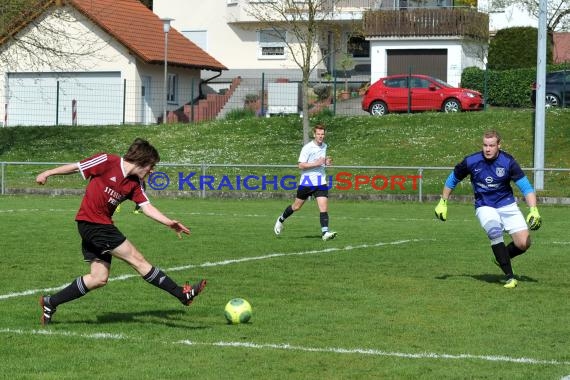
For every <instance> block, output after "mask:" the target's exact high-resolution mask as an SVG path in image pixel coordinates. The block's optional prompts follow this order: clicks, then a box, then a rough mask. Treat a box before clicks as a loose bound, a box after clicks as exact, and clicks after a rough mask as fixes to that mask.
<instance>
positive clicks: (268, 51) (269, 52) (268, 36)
mask: <svg viewBox="0 0 570 380" xmlns="http://www.w3.org/2000/svg"><path fill="white" fill-rule="evenodd" d="M286 38H287V32H286V31H285V30H274V29H265V30H260V31H259V33H258V41H259V52H258V58H264V59H283V58H285V40H286Z"/></svg>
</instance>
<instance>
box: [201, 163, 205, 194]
mask: <svg viewBox="0 0 570 380" xmlns="http://www.w3.org/2000/svg"><path fill="white" fill-rule="evenodd" d="M200 167H201V168H202V178H204V177H205V176H206V164H205V163H203V162H202V164H200ZM201 187H202V189H201V190H202V198H204V199H205V198H206V186H201Z"/></svg>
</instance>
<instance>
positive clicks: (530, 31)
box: [488, 26, 552, 70]
mask: <svg viewBox="0 0 570 380" xmlns="http://www.w3.org/2000/svg"><path fill="white" fill-rule="evenodd" d="M537 45H538V30H537V29H536V28H533V27H526V26H525V27H515V28H505V29H501V30H499V31H498V32H497V35H496V36H495V37H494V38H493V39H492V40H491V43H490V44H489V66H488V67H489V69H492V70H509V69H522V68H530V67H536V52H537ZM521 46H522V47H523V48H521ZM546 57H547V60H546V63H547V64H550V63H552V41H550V39H549V41H547V51H546Z"/></svg>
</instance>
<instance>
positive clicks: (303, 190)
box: [297, 185, 329, 201]
mask: <svg viewBox="0 0 570 380" xmlns="http://www.w3.org/2000/svg"><path fill="white" fill-rule="evenodd" d="M311 196H312V197H313V198H319V197H325V198H328V196H329V189H328V186H327V185H320V186H299V187H298V188H297V198H299V199H302V200H304V201H306V200H307V198H309V197H311Z"/></svg>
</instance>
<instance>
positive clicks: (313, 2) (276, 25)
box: [245, 0, 361, 143]
mask: <svg viewBox="0 0 570 380" xmlns="http://www.w3.org/2000/svg"><path fill="white" fill-rule="evenodd" d="M339 1H340V0H304V1H300V0H276V1H260V2H253V1H250V2H249V4H248V6H247V8H246V10H245V12H246V13H247V14H248V15H250V16H251V17H253V18H254V19H255V20H257V21H258V23H257V26H256V27H258V28H260V29H268V30H271V31H272V32H273V33H274V34H275V36H276V37H277V38H278V39H279V40H281V41H283V42H284V43H285V45H286V47H287V50H288V52H289V54H290V55H291V58H292V59H293V61H294V62H295V64H296V65H297V66H298V67H299V68H300V69H301V73H302V98H303V99H302V108H303V116H304V117H303V142H304V143H307V142H308V141H309V117H308V115H309V80H310V77H311V73H312V72H313V70H315V68H316V67H317V66H318V65H319V64H321V63H322V62H323V61H324V60H325V59H326V58H327V57H328V56H330V55H334V54H336V53H338V52H339V51H341V50H340V44H339V43H334V44H333V46H335V48H334V49H332V50H331V51H324V50H323V49H321V48H320V47H321V42H322V41H325V40H326V39H327V38H328V36H332V38H333V41H340V39H341V36H342V31H343V30H349V31H351V32H355V31H358V30H359V29H361V26H360V24H359V25H356V23H355V22H351V21H345V22H344V25H342V24H341V22H339V21H338V20H335V14H334V10H335V5H336V4H337V3H338V2H339Z"/></svg>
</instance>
